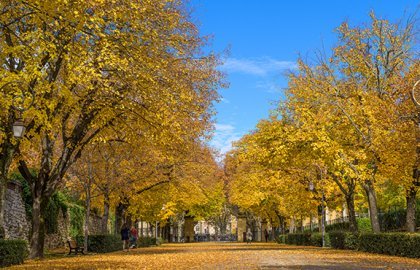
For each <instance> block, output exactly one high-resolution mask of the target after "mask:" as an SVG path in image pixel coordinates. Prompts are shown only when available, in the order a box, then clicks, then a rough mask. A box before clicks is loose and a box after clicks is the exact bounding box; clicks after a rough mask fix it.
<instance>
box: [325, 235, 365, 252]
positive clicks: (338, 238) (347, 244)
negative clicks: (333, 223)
mask: <svg viewBox="0 0 420 270" xmlns="http://www.w3.org/2000/svg"><path fill="white" fill-rule="evenodd" d="M328 234H329V238H330V243H331V247H333V248H337V249H357V248H358V241H359V238H358V235H357V234H353V233H351V232H345V231H332V232H329V233H328Z"/></svg>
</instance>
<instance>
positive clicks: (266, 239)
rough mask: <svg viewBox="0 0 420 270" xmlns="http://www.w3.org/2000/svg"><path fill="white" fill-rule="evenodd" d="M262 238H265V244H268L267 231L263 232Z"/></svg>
mask: <svg viewBox="0 0 420 270" xmlns="http://www.w3.org/2000/svg"><path fill="white" fill-rule="evenodd" d="M264 236H265V242H266V243H267V242H268V236H269V235H268V231H267V229H265V230H264Z"/></svg>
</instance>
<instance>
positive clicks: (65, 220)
mask: <svg viewBox="0 0 420 270" xmlns="http://www.w3.org/2000/svg"><path fill="white" fill-rule="evenodd" d="M69 232H70V218H69V215H68V213H66V214H63V212H62V211H61V209H60V211H59V213H58V220H57V232H56V233H50V234H46V235H45V241H44V246H45V248H46V249H54V248H59V247H65V246H66V243H67V239H68V238H69Z"/></svg>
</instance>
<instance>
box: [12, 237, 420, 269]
mask: <svg viewBox="0 0 420 270" xmlns="http://www.w3.org/2000/svg"><path fill="white" fill-rule="evenodd" d="M12 269H420V260H418V259H408V258H400V257H392V256H383V255H376V254H369V253H362V252H355V251H344V250H334V249H329V248H325V249H322V248H316V247H297V246H286V245H279V244H275V243H252V244H245V243H191V244H165V245H162V246H159V247H151V248H139V249H135V250H131V251H130V252H113V253H107V254H90V255H86V256H66V255H60V256H59V257H58V258H57V257H56V258H54V259H44V260H38V261H27V262H26V263H25V264H24V265H20V266H14V267H12Z"/></svg>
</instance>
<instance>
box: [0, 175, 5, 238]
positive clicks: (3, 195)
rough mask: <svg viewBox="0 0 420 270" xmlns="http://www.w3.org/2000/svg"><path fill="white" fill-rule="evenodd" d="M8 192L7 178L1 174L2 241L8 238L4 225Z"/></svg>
mask: <svg viewBox="0 0 420 270" xmlns="http://www.w3.org/2000/svg"><path fill="white" fill-rule="evenodd" d="M6 191H7V177H6V176H5V175H4V174H1V175H0V239H4V238H5V237H6V233H5V225H4V212H5V205H6V204H5V202H6Z"/></svg>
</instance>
